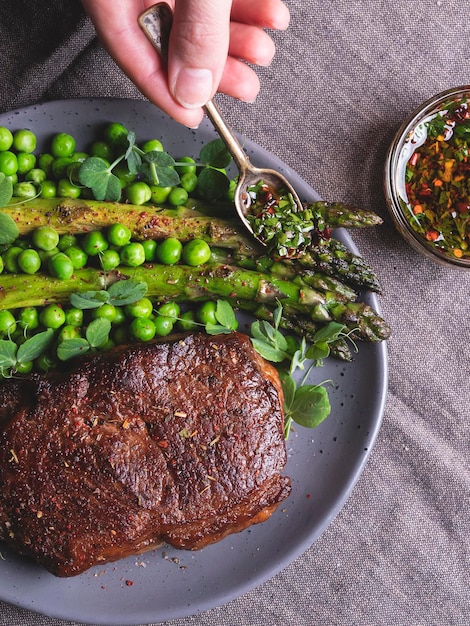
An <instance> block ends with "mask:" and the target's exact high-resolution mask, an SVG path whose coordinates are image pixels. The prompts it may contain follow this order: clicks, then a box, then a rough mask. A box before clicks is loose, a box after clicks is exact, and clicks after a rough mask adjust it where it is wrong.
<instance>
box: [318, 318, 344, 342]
mask: <svg viewBox="0 0 470 626" xmlns="http://www.w3.org/2000/svg"><path fill="white" fill-rule="evenodd" d="M341 333H344V324H340V323H339V322H329V323H328V324H326V326H323V328H320V330H317V332H316V333H315V335H314V337H313V340H314V342H317V341H319V342H322V341H326V342H328V343H330V342H331V341H334V340H335V339H338V337H339V336H340V335H341Z"/></svg>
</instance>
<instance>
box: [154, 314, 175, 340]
mask: <svg viewBox="0 0 470 626" xmlns="http://www.w3.org/2000/svg"><path fill="white" fill-rule="evenodd" d="M154 326H155V334H156V335H158V336H159V337H166V336H167V335H169V334H170V333H171V331H172V330H173V320H172V319H170V318H169V317H163V315H158V316H157V317H156V318H155V321H154Z"/></svg>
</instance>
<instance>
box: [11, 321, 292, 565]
mask: <svg viewBox="0 0 470 626" xmlns="http://www.w3.org/2000/svg"><path fill="white" fill-rule="evenodd" d="M282 406H283V398H282V390H281V386H280V382H279V378H278V375H277V372H276V370H275V369H274V368H273V367H272V366H271V365H269V364H268V363H266V362H265V361H264V360H263V359H261V357H260V356H259V355H258V354H257V353H256V352H255V351H254V349H253V347H252V345H251V342H250V340H249V338H248V337H246V336H245V335H242V334H239V333H232V334H230V335H218V336H215V337H210V336H207V335H205V334H188V335H184V336H180V337H178V338H176V339H172V340H168V341H163V342H155V343H149V344H138V345H133V346H127V347H118V348H114V349H112V350H110V351H107V352H103V353H94V354H93V355H91V356H87V357H85V358H84V359H82V360H81V361H80V362H79V363H78V364H77V365H74V366H73V367H72V368H71V369H69V370H68V371H67V370H64V371H63V372H59V373H55V374H50V375H36V376H33V377H31V378H28V379H22V380H11V381H6V382H5V383H4V384H2V385H0V468H1V476H2V486H1V490H0V539H3V540H5V541H6V542H8V544H10V545H11V546H13V547H14V548H16V549H17V550H18V551H19V552H21V553H23V554H26V555H29V556H32V557H34V558H35V559H37V561H38V562H40V563H41V564H43V565H44V567H46V568H47V569H48V570H49V571H50V572H52V573H53V574H55V575H57V576H73V575H76V574H79V573H81V572H83V571H85V570H86V569H88V568H89V567H91V566H93V565H96V564H100V563H105V562H108V561H115V560H117V559H120V558H123V557H126V556H129V555H131V554H136V553H139V552H144V551H146V550H149V549H151V548H153V547H155V546H156V545H158V544H160V543H162V542H165V543H168V544H171V545H172V546H175V547H178V548H186V549H199V548H202V547H203V546H205V545H207V544H209V543H213V542H215V541H218V540H219V539H222V538H223V537H224V536H226V535H227V534H230V533H233V532H237V531H239V530H242V529H244V528H246V527H247V526H250V525H251V524H253V523H257V522H261V521H263V520H265V519H266V518H267V517H269V516H270V514H271V513H272V511H273V510H274V509H275V508H276V507H277V506H278V504H279V503H280V502H281V501H282V500H283V499H284V498H286V497H287V495H288V494H289V492H290V481H289V479H288V478H287V477H284V476H282V475H281V472H282V471H283V468H284V465H285V463H286V449H285V441H284V435H283V433H284V431H283V409H282Z"/></svg>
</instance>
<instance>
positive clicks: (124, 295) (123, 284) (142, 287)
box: [107, 278, 147, 306]
mask: <svg viewBox="0 0 470 626" xmlns="http://www.w3.org/2000/svg"><path fill="white" fill-rule="evenodd" d="M107 293H108V298H109V300H108V301H109V303H110V304H114V306H125V305H126V304H133V303H134V302H137V300H140V299H141V298H143V297H144V296H145V294H146V293H147V283H145V282H143V281H139V280H134V279H133V278H129V279H128V280H118V281H117V282H115V283H113V284H112V285H110V286H109V287H108V292H107Z"/></svg>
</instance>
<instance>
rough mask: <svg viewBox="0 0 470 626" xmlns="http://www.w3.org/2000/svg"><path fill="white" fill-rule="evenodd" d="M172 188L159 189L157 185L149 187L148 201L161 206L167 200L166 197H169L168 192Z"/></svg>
mask: <svg viewBox="0 0 470 626" xmlns="http://www.w3.org/2000/svg"><path fill="white" fill-rule="evenodd" d="M172 189H173V187H159V186H158V185H151V187H150V192H151V197H150V200H151V201H152V202H153V203H154V204H157V205H159V204H163V203H164V202H166V201H167V200H168V196H169V195H170V191H171V190H172Z"/></svg>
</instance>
